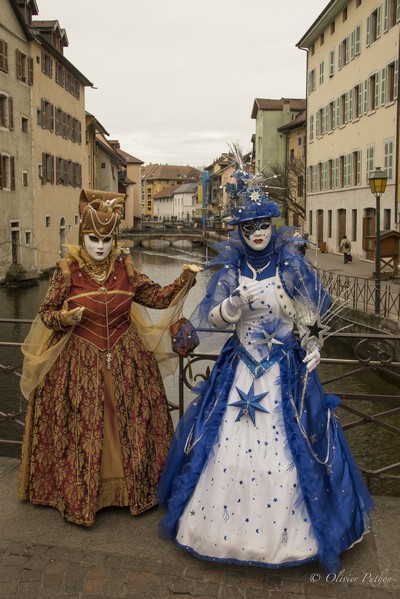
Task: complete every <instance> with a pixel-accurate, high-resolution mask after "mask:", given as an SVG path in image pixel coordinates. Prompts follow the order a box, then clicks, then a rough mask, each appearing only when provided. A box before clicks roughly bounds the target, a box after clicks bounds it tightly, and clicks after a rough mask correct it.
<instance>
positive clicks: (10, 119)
mask: <svg viewBox="0 0 400 599" xmlns="http://www.w3.org/2000/svg"><path fill="white" fill-rule="evenodd" d="M8 128H9V129H10V131H13V130H14V102H13V99H12V98H11V96H9V97H8Z"/></svg>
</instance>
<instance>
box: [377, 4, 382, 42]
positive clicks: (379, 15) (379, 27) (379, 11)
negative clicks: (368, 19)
mask: <svg viewBox="0 0 400 599" xmlns="http://www.w3.org/2000/svg"><path fill="white" fill-rule="evenodd" d="M381 34H382V6H378V8H377V9H376V39H378V37H381Z"/></svg>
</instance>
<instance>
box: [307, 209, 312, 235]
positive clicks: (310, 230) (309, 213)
mask: <svg viewBox="0 0 400 599" xmlns="http://www.w3.org/2000/svg"><path fill="white" fill-rule="evenodd" d="M312 216H313V215H312V210H309V211H308V229H309V232H310V235H312V234H313V226H312V225H313V222H312Z"/></svg>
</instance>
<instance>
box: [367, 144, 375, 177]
mask: <svg viewBox="0 0 400 599" xmlns="http://www.w3.org/2000/svg"><path fill="white" fill-rule="evenodd" d="M374 162H375V146H374V145H371V146H367V172H366V180H367V183H368V179H369V177H370V176H371V175H372V173H373V172H374V170H375V165H374Z"/></svg>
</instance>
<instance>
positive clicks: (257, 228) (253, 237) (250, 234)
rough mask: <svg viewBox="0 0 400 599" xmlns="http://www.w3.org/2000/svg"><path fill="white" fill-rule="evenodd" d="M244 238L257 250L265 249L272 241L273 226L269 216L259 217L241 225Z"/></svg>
mask: <svg viewBox="0 0 400 599" xmlns="http://www.w3.org/2000/svg"><path fill="white" fill-rule="evenodd" d="M240 228H241V231H242V235H243V239H244V241H245V242H246V244H247V245H248V246H249V247H250V248H251V249H252V250H255V251H261V250H265V248H266V247H267V245H268V244H269V242H270V241H271V235H272V228H271V220H270V219H269V218H257V219H254V220H249V221H246V222H244V223H242V224H241V225H240Z"/></svg>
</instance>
